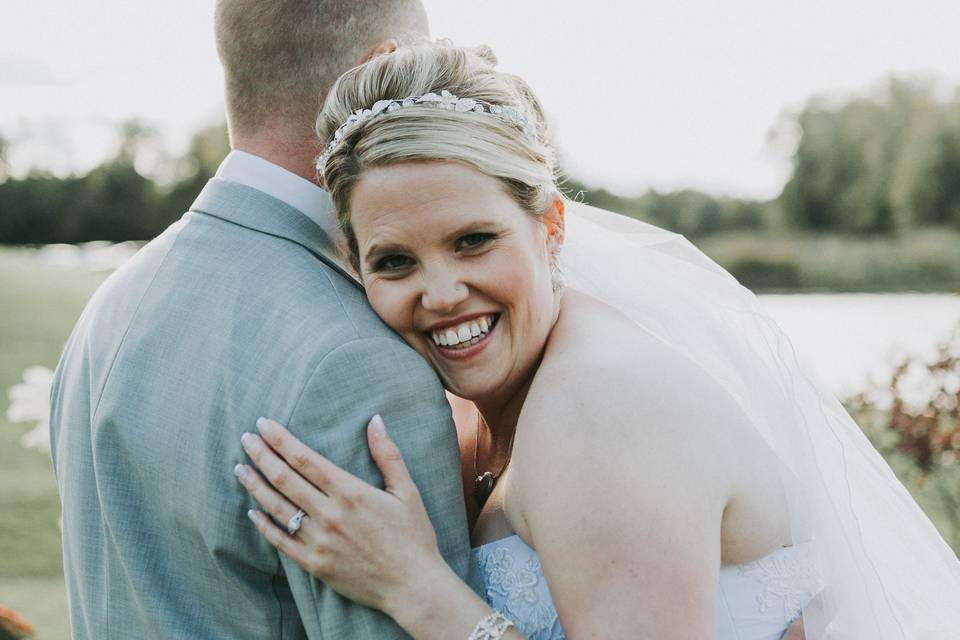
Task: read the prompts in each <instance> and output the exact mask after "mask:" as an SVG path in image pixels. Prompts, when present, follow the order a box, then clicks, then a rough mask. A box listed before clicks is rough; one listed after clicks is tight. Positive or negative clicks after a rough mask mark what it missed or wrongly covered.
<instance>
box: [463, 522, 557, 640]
mask: <svg viewBox="0 0 960 640" xmlns="http://www.w3.org/2000/svg"><path fill="white" fill-rule="evenodd" d="M518 540H519V538H518V537H516V536H512V537H510V538H505V539H503V540H499V541H497V542H492V543H490V544H486V545H483V546H482V547H479V548H477V549H475V550H474V553H475V554H476V559H477V562H478V563H479V565H480V570H481V572H482V573H483V575H484V577H485V582H486V595H487V603H488V604H489V605H490V606H491V607H493V608H495V609H498V610H499V611H501V612H502V613H503V614H504V615H505V616H507V617H508V618H509V619H510V621H511V622H513V623H514V624H515V625H516V627H517V629H519V630H520V632H521V633H523V635H524V636H525V637H526V638H528V639H529V640H564V639H565V638H566V635H565V634H564V633H563V629H562V628H561V627H560V621H559V619H558V617H557V611H556V609H555V608H554V606H553V599H552V598H551V597H550V591H549V589H548V588H547V584H546V580H545V579H544V576H543V568H542V567H541V566H540V559H539V558H538V557H537V554H536V553H534V552H533V550H532V549H530V548H529V547H527V546H526V545H525V544H522V542H521V545H516V544H515V541H518Z"/></svg>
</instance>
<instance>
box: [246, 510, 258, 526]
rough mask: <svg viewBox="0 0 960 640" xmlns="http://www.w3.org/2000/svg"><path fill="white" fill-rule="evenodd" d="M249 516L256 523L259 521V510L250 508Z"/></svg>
mask: <svg viewBox="0 0 960 640" xmlns="http://www.w3.org/2000/svg"><path fill="white" fill-rule="evenodd" d="M247 517H248V518H250V520H251V521H252V522H254V523H255V522H256V521H257V512H256V511H254V510H253V509H250V510H249V511H247Z"/></svg>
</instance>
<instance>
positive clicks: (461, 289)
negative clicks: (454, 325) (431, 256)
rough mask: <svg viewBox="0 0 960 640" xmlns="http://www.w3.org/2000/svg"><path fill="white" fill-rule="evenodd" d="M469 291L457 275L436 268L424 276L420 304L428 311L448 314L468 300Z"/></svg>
mask: <svg viewBox="0 0 960 640" xmlns="http://www.w3.org/2000/svg"><path fill="white" fill-rule="evenodd" d="M469 293H470V292H469V289H468V287H467V285H466V283H464V282H463V280H462V279H461V278H460V277H459V276H458V274H457V273H455V272H453V271H450V270H448V269H443V268H434V269H431V270H428V271H427V272H426V273H424V274H423V291H422V293H421V295H420V304H421V305H422V306H423V308H424V309H426V310H427V311H436V312H438V313H446V312H449V311H452V310H453V309H455V308H456V306H457V305H458V304H460V303H461V302H463V301H464V300H466V299H467V296H468V295H469Z"/></svg>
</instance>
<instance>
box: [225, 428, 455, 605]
mask: <svg viewBox="0 0 960 640" xmlns="http://www.w3.org/2000/svg"><path fill="white" fill-rule="evenodd" d="M257 429H258V430H259V431H260V435H259V436H257V435H255V434H244V437H243V438H242V441H243V446H244V449H245V450H246V452H247V454H248V455H249V456H250V458H251V459H252V460H253V462H254V463H255V464H256V466H257V467H258V468H259V471H260V473H261V474H263V477H261V475H260V474H258V473H257V472H256V471H254V470H253V469H252V468H251V467H249V466H247V465H237V467H236V468H235V470H234V471H235V473H236V474H237V477H238V478H239V479H240V482H241V483H243V486H244V487H245V488H246V489H247V491H248V492H249V493H250V495H251V496H253V497H254V499H256V501H257V502H258V503H260V505H261V506H262V507H263V509H264V510H265V511H266V512H267V513H269V514H270V515H271V516H273V518H274V520H276V521H277V522H280V523H287V522H288V521H289V520H290V518H291V517H292V516H293V515H294V514H295V513H296V512H297V509H298V508H299V509H302V510H303V511H304V512H306V514H307V517H306V518H304V519H303V520H302V523H301V526H300V528H299V530H298V531H297V532H296V533H295V534H294V535H289V534H288V533H287V532H286V531H285V530H284V529H281V528H280V527H279V526H277V525H276V524H275V523H274V522H273V521H272V520H271V519H270V518H268V517H267V516H266V515H264V514H263V513H260V512H258V511H253V510H251V511H250V517H251V519H252V520H253V522H254V523H255V524H256V526H257V529H258V530H259V531H260V533H261V534H262V535H263V537H264V538H266V539H267V541H269V542H270V544H272V545H273V546H274V547H276V548H277V549H279V550H280V551H281V552H283V553H284V554H286V555H287V556H289V557H290V558H291V559H292V560H294V561H295V562H296V563H297V564H299V565H300V566H301V567H303V568H304V569H305V570H306V571H308V572H310V573H311V574H313V575H314V576H316V577H317V578H319V579H320V580H323V581H324V582H325V583H326V584H328V585H329V586H330V587H332V588H333V589H335V590H336V591H337V592H339V593H340V594H342V595H344V596H346V597H348V598H350V599H351V600H355V601H357V602H360V603H361V604H365V605H367V606H371V607H375V608H377V609H380V610H381V611H385V612H387V613H390V612H391V609H392V608H394V607H395V606H401V605H400V604H399V603H401V602H405V601H409V598H411V597H415V594H414V593H413V592H415V590H416V589H417V587H418V585H414V584H412V582H411V580H413V579H414V578H416V579H417V580H418V581H419V582H420V584H423V581H424V580H429V579H430V576H435V575H437V573H438V572H441V573H442V572H443V571H444V570H445V569H446V565H445V563H444V561H443V559H442V557H441V556H440V552H439V550H438V548H437V539H436V534H435V533H434V530H433V526H432V525H431V523H430V520H429V519H428V517H427V513H426V509H425V508H424V506H423V501H422V500H421V498H420V493H419V491H418V490H417V487H416V485H414V483H413V480H411V478H410V475H409V473H408V472H407V468H406V465H405V464H404V462H403V458H402V456H401V455H400V451H399V449H398V448H397V446H396V444H394V442H393V440H391V439H390V436H388V435H387V433H386V428H385V426H384V424H383V421H382V419H381V418H380V417H379V416H374V418H373V419H372V420H371V421H370V424H369V426H368V429H367V438H368V441H369V444H370V453H371V455H372V457H373V460H374V461H375V462H376V464H377V466H378V467H379V468H380V471H381V472H382V473H383V478H384V482H385V485H386V488H385V490H382V491H381V490H380V489H377V488H376V487H373V486H371V485H370V484H367V483H366V482H364V481H363V480H360V479H359V478H357V477H356V476H353V475H352V474H350V473H348V472H347V471H344V470H343V469H341V468H340V467H338V466H336V465H335V464H333V463H332V462H330V461H329V460H327V459H326V458H324V457H323V456H321V455H319V454H318V453H317V452H315V451H313V450H312V449H310V448H309V447H307V446H306V445H304V444H303V443H302V442H300V441H299V440H297V439H296V438H295V437H294V436H293V435H292V434H291V433H290V432H289V431H287V430H286V429H285V428H283V427H282V426H281V425H280V424H278V423H276V422H274V421H272V420H266V419H263V418H261V419H260V420H258V421H257ZM264 478H266V480H267V481H268V482H264Z"/></svg>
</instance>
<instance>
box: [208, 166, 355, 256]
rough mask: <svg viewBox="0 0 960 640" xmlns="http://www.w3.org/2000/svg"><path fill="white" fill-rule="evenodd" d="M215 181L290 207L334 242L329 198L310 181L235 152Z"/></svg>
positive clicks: (279, 167) (335, 233)
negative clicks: (305, 217)
mask: <svg viewBox="0 0 960 640" xmlns="http://www.w3.org/2000/svg"><path fill="white" fill-rule="evenodd" d="M217 177H218V178H221V179H223V180H228V181H230V182H236V183H239V184H242V185H246V186H248V187H252V188H253V189H256V190H258V191H262V192H263V193H265V194H267V195H268V196H271V197H273V198H276V199H277V200H280V201H281V202H284V203H286V204H288V205H290V206H291V207H293V208H294V209H296V210H297V211H299V212H300V213H302V214H303V215H305V216H307V217H308V218H310V219H311V220H313V222H314V223H315V224H316V225H317V226H319V227H320V228H321V229H323V232H324V233H326V234H327V237H329V238H330V239H331V240H332V241H334V242H336V238H337V222H336V219H335V217H334V212H333V202H331V200H330V195H329V194H328V193H327V192H326V191H324V190H323V189H321V188H320V187H319V186H317V185H316V184H314V183H312V182H310V181H309V180H306V179H304V178H301V177H300V176H298V175H297V174H295V173H293V172H291V171H287V170H286V169H284V168H283V167H281V166H279V165H276V164H274V163H272V162H270V161H269V160H264V159H263V158H261V157H260V156H255V155H253V154H252V153H247V152H246V151H238V150H236V149H234V150H233V151H231V152H230V153H228V154H227V157H226V158H224V159H223V162H221V163H220V167H219V168H218V169H217Z"/></svg>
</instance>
